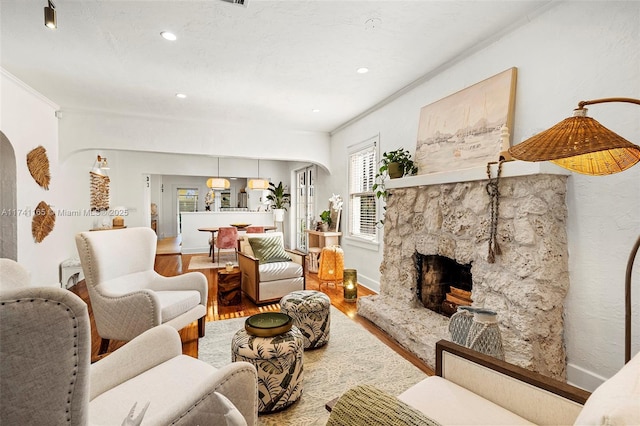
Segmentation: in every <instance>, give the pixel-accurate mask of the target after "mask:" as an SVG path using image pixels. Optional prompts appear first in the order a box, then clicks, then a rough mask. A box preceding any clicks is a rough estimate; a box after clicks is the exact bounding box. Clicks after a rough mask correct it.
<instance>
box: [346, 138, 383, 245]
mask: <svg viewBox="0 0 640 426" xmlns="http://www.w3.org/2000/svg"><path fill="white" fill-rule="evenodd" d="M379 147H380V136H379V135H376V136H374V137H371V138H369V139H366V140H365V141H362V142H359V143H357V144H354V145H351V146H348V147H347V162H348V164H347V193H348V197H347V200H348V206H349V210H348V213H349V215H348V221H347V223H348V228H347V235H346V237H347V238H348V239H349V240H350V242H352V243H357V244H358V245H362V246H363V247H372V246H373V247H375V248H376V249H377V247H378V246H379V244H380V230H379V227H378V223H379V220H380V219H379V217H380V209H381V204H380V200H379V199H378V198H377V197H376V195H375V191H373V190H372V189H371V188H372V187H373V185H374V184H375V175H376V172H377V166H378V158H379V156H380V153H379ZM365 151H366V152H369V151H372V152H373V154H374V158H373V163H372V165H371V166H372V170H371V175H370V179H371V182H370V183H369V185H368V186H369V191H365V192H356V191H352V188H353V185H352V184H353V180H352V178H353V177H354V176H353V171H352V159H353V156H354V155H357V154H360V153H364V152H365ZM362 176H364V175H362ZM361 185H362V186H364V179H363V181H362V184H361ZM355 194H359V195H362V194H365V195H370V196H372V197H373V202H374V207H375V214H374V215H373V223H371V226H372V228H373V231H374V232H373V233H363V232H355V231H354V223H355V218H354V215H355V214H358V212H356V209H354V208H353V196H354V195H355Z"/></svg>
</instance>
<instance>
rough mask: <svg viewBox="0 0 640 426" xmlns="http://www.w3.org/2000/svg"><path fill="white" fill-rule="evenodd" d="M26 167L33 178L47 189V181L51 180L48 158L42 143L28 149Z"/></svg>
mask: <svg viewBox="0 0 640 426" xmlns="http://www.w3.org/2000/svg"><path fill="white" fill-rule="evenodd" d="M27 167H28V168H29V173H31V176H32V177H33V180H35V181H36V183H37V184H38V185H40V186H41V187H43V188H44V189H46V190H48V189H49V183H50V182H51V174H50V172H49V158H48V157H47V150H46V149H45V148H44V147H43V146H42V145H40V146H39V147H37V148H34V149H32V150H31V151H29V153H28V154H27Z"/></svg>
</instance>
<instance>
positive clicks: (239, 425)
mask: <svg viewBox="0 0 640 426" xmlns="http://www.w3.org/2000/svg"><path fill="white" fill-rule="evenodd" d="M213 396H214V397H216V398H217V399H218V402H219V403H220V405H221V406H222V407H224V408H225V413H224V419H225V421H226V422H227V426H247V421H246V420H245V419H244V416H243V415H242V414H241V413H240V411H238V409H237V408H236V406H235V405H233V402H231V401H229V399H228V398H227V397H226V396H224V395H222V394H221V393H218V392H214V393H213Z"/></svg>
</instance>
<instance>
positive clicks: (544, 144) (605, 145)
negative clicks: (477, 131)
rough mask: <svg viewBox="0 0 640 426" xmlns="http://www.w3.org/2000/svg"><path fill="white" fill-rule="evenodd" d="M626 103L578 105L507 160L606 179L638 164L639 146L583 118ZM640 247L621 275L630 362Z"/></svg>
mask: <svg viewBox="0 0 640 426" xmlns="http://www.w3.org/2000/svg"><path fill="white" fill-rule="evenodd" d="M606 102H627V103H632V104H637V105H640V99H632V98H603V99H594V100H591V101H581V102H580V103H578V108H576V109H575V110H574V113H573V117H569V118H566V119H564V120H563V121H561V122H560V123H558V124H556V125H555V126H553V127H551V128H550V129H548V130H545V131H544V132H541V133H538V134H537V135H535V136H532V137H531V138H529V139H527V140H526V141H524V142H522V143H519V144H518V145H515V146H512V147H511V148H509V153H510V154H511V156H512V157H513V158H515V159H517V160H522V161H551V162H552V163H555V164H557V165H559V166H560V167H564V168H565V169H568V170H571V171H574V172H577V173H582V174H585V175H591V176H602V175H610V174H614V173H618V172H622V171H624V170H627V169H628V168H629V167H632V166H633V165H635V164H636V163H638V162H639V161H640V146H638V145H635V144H633V143H631V142H629V141H628V140H626V139H624V138H623V137H622V136H619V135H617V134H616V133H614V132H612V131H611V130H609V129H607V128H606V127H604V126H603V125H601V124H600V123H598V122H597V121H596V120H594V119H593V118H591V117H587V109H586V108H585V106H586V105H593V104H600V103H606ZM639 247H640V236H638V240H637V241H636V243H635V245H634V246H633V248H632V249H631V254H630V255H629V260H628V262H627V271H626V274H625V287H624V294H625V296H624V297H625V317H624V327H625V328H624V339H625V342H624V344H625V346H624V352H625V354H624V356H625V361H624V362H625V364H626V363H627V362H629V360H630V359H631V272H632V270H633V263H634V261H635V258H636V254H637V253H638V248H639Z"/></svg>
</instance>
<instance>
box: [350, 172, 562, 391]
mask: <svg viewBox="0 0 640 426" xmlns="http://www.w3.org/2000/svg"><path fill="white" fill-rule="evenodd" d="M483 172H484V173H483ZM566 174H567V173H566V171H564V170H563V169H560V168H557V167H555V166H553V165H542V164H538V163H524V164H523V163H521V162H512V163H505V164H504V165H503V173H502V177H501V179H500V181H499V191H500V198H499V216H498V222H497V225H498V226H497V239H496V240H497V244H498V245H499V247H500V250H501V254H499V255H496V256H495V263H490V262H489V261H488V241H489V233H490V213H489V212H490V210H489V204H490V198H489V196H488V193H487V190H486V184H487V182H488V179H487V176H486V172H485V171H484V170H475V169H469V170H467V171H461V172H457V173H449V174H446V173H445V174H442V173H438V174H435V175H433V176H430V175H421V176H414V177H410V178H404V179H398V180H397V181H398V182H397V183H395V182H393V183H392V184H391V185H389V184H388V185H387V188H388V189H389V192H390V196H389V198H388V200H387V210H386V214H385V228H384V256H383V260H382V263H381V265H380V272H381V278H380V294H378V295H375V296H369V297H364V298H360V299H359V301H358V314H359V315H361V316H363V317H365V318H367V319H369V320H370V321H372V322H373V323H375V324H376V325H377V326H378V327H380V328H381V329H382V330H384V331H385V332H386V333H387V334H389V335H390V336H391V337H393V338H394V339H395V340H396V341H397V342H398V343H400V344H401V345H402V346H403V347H405V348H406V349H408V350H409V351H411V352H412V353H414V354H415V355H416V356H418V357H419V358H421V359H422V360H424V361H425V362H426V363H427V364H428V365H429V366H431V367H435V343H436V342H437V341H438V340H440V339H443V338H444V339H449V338H450V337H449V332H448V324H449V318H448V317H447V316H444V315H442V314H440V313H437V312H434V311H433V310H430V309H426V308H425V307H424V306H423V303H422V301H421V300H420V299H419V297H418V291H417V289H416V287H417V285H418V279H417V275H418V268H417V267H416V263H415V254H416V253H420V254H421V255H428V256H430V255H437V256H444V257H447V258H450V259H453V260H455V262H457V263H459V264H462V265H471V268H470V272H471V276H472V289H471V298H472V300H473V306H478V307H485V308H487V309H491V310H494V311H496V312H497V313H498V320H499V322H500V330H501V333H502V337H503V346H504V350H505V359H506V361H508V362H511V363H513V364H516V365H520V366H522V367H524V368H527V369H529V370H533V371H537V372H539V373H541V374H544V375H547V376H550V377H554V378H556V379H560V380H565V368H566V360H565V350H564V342H563V317H562V315H563V306H564V298H565V295H566V292H567V289H568V286H569V273H568V253H567V237H566V228H565V226H566V211H567V209H566V204H565V193H566ZM483 175H484V176H483ZM392 185H395V187H394V188H391V186H392Z"/></svg>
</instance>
